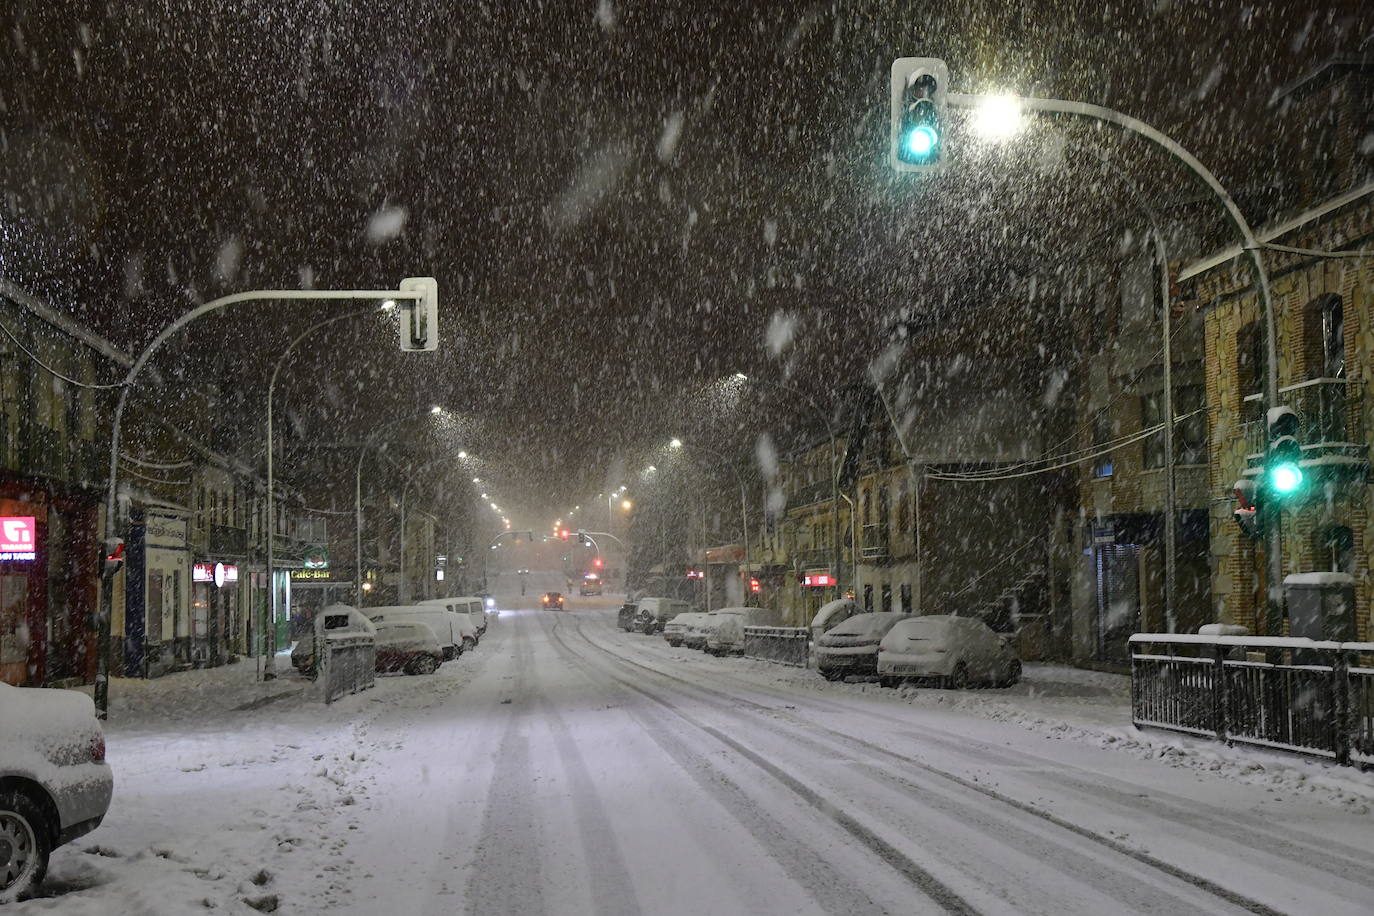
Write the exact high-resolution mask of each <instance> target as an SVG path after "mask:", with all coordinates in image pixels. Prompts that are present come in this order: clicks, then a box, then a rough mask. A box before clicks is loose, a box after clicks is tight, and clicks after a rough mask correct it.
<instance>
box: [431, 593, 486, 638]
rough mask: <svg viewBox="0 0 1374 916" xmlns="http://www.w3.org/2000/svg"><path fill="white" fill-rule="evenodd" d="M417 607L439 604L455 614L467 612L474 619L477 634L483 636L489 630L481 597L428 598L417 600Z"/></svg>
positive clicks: (473, 623) (470, 618)
mask: <svg viewBox="0 0 1374 916" xmlns="http://www.w3.org/2000/svg"><path fill="white" fill-rule="evenodd" d="M415 605H416V607H421V606H428V605H437V606H439V607H443V608H445V609H447V610H450V611H453V612H454V613H455V614H466V615H467V616H468V619H469V620H471V621H472V626H473V629H475V630H476V631H477V636H478V637H481V636H482V634H483V633H485V632H487V613H486V611H485V610H483V609H482V599H481V598H426V599H425V600H424V601H417V602H415Z"/></svg>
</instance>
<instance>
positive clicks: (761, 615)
mask: <svg viewBox="0 0 1374 916" xmlns="http://www.w3.org/2000/svg"><path fill="white" fill-rule="evenodd" d="M720 614H721V616H722V617H724V618H726V619H724V620H721V621H720V622H719V623H718V624H716V625H715V626H714V627H713V628H711V629H708V630H707V631H706V651H707V652H709V653H711V654H712V655H734V654H739V653H740V652H743V651H744V628H745V627H771V626H777V624H778V613H777V611H774V610H773V609H772V608H766V607H727V608H721V609H720Z"/></svg>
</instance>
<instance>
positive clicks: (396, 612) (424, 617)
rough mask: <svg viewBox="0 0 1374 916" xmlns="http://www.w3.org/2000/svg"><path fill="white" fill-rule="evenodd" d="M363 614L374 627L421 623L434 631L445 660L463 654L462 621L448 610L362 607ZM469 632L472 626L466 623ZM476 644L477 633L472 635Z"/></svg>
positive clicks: (427, 606)
mask: <svg viewBox="0 0 1374 916" xmlns="http://www.w3.org/2000/svg"><path fill="white" fill-rule="evenodd" d="M362 611H363V615H364V616H366V617H367V619H368V620H370V621H372V624H373V626H378V625H380V624H382V623H423V624H425V625H426V626H428V627H429V628H430V629H431V630H433V631H434V635H435V636H436V637H437V638H438V640H439V648H440V649H441V650H443V653H444V661H449V660H451V659H455V658H457V657H458V656H459V655H461V654H463V647H464V635H463V625H462V621H460V620H458V615H457V614H455V613H453V612H452V611H450V610H449V609H448V608H445V607H442V606H439V605H433V604H392V605H381V606H378V607H367V608H363V609H362ZM468 627H469V629H471V627H472V624H471V623H470V622H469V623H468ZM472 638H473V643H472V644H473V645H476V639H477V637H476V634H475V633H474V634H473V637H472Z"/></svg>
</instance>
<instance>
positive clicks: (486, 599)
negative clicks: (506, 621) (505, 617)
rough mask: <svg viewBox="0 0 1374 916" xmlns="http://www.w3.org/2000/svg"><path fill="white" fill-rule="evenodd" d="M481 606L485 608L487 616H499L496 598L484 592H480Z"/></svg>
mask: <svg viewBox="0 0 1374 916" xmlns="http://www.w3.org/2000/svg"><path fill="white" fill-rule="evenodd" d="M482 607H484V608H485V609H486V611H487V616H488V617H500V616H501V612H500V611H498V610H497V609H496V599H495V598H493V597H492V596H491V595H488V594H486V593H485V592H484V593H483V594H482Z"/></svg>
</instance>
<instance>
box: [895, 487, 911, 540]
mask: <svg viewBox="0 0 1374 916" xmlns="http://www.w3.org/2000/svg"><path fill="white" fill-rule="evenodd" d="M897 530H898V531H899V532H900V533H901V534H903V535H905V534H907V533H908V532H910V531H911V499H910V498H909V497H908V496H907V493H906V490H902V495H901V496H900V497H898V500H897Z"/></svg>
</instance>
